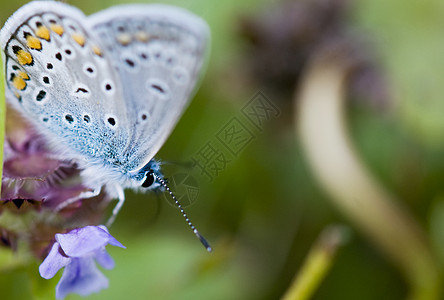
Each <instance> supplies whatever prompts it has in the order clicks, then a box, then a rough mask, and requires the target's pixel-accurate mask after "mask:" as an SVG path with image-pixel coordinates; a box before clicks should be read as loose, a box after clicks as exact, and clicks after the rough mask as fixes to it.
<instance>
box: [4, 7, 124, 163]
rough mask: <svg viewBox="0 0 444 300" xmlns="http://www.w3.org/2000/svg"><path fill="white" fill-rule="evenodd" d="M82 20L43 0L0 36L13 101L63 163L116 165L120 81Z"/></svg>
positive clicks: (24, 11) (71, 10)
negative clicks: (76, 160)
mask: <svg viewBox="0 0 444 300" xmlns="http://www.w3.org/2000/svg"><path fill="white" fill-rule="evenodd" d="M86 23H87V22H86V17H85V16H84V15H83V13H82V12H81V11H79V10H77V9H76V8H73V7H71V6H69V5H66V4H63V3H59V2H53V1H41V2H31V3H29V4H27V5H25V6H23V7H22V8H20V9H19V10H18V11H17V12H16V13H15V14H14V15H13V16H12V17H11V18H9V20H8V21H7V22H6V24H5V26H4V27H3V29H2V30H1V33H0V41H1V46H2V49H3V50H4V54H5V56H4V58H5V59H4V61H5V70H4V71H5V75H6V84H7V91H8V99H9V101H10V103H11V104H12V105H13V107H14V108H16V109H17V110H18V111H20V112H21V113H22V114H23V115H24V116H25V117H26V118H27V119H28V120H29V121H30V122H32V124H33V125H34V126H35V127H36V128H37V130H38V132H39V133H41V134H42V135H44V136H45V137H46V138H48V139H49V141H50V142H52V145H53V146H55V147H56V149H59V150H60V151H61V152H62V153H63V154H64V155H66V154H67V153H69V156H67V157H68V158H76V157H79V158H82V159H84V160H86V161H87V162H89V163H92V164H94V163H96V164H104V165H107V164H110V165H115V164H116V160H117V161H118V159H116V157H117V156H118V153H120V152H122V151H123V150H124V149H126V148H127V143H128V141H129V131H128V128H126V127H125V126H120V125H121V124H125V123H126V122H127V120H126V117H127V114H126V106H125V103H124V102H123V95H122V93H121V91H122V86H121V83H120V78H119V77H118V76H117V74H116V72H115V69H114V67H113V66H111V64H110V58H109V57H108V55H107V54H106V51H104V49H103V45H101V44H100V41H99V40H98V38H96V37H95V34H94V32H93V31H92V30H90V29H89V28H88V27H85V24H86Z"/></svg>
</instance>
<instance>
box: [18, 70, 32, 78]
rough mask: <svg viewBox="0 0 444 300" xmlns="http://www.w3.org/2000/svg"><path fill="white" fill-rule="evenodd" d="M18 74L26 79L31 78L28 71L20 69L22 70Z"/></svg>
mask: <svg viewBox="0 0 444 300" xmlns="http://www.w3.org/2000/svg"><path fill="white" fill-rule="evenodd" d="M18 76H20V77H21V78H23V79H24V80H29V75H28V74H26V73H25V72H23V71H20V72H19V73H18Z"/></svg>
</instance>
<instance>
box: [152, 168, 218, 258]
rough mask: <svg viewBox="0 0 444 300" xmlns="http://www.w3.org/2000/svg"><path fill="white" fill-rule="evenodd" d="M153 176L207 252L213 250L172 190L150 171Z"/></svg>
mask: <svg viewBox="0 0 444 300" xmlns="http://www.w3.org/2000/svg"><path fill="white" fill-rule="evenodd" d="M152 174H153V175H154V177H155V178H156V179H157V181H158V182H159V183H160V184H161V185H162V186H163V187H164V188H165V189H166V190H167V192H168V193H169V194H170V195H171V198H173V200H174V202H175V203H176V205H177V207H178V208H179V209H180V212H181V213H182V216H183V217H184V218H185V221H186V222H187V223H188V226H190V228H191V230H192V231H193V232H194V234H195V235H196V236H197V238H198V239H199V241H200V242H201V243H202V245H203V246H204V247H205V249H207V251H208V252H211V251H213V248H211V246H210V244H209V243H208V242H207V240H206V239H205V238H204V237H203V236H202V235H201V234H200V233H199V231H198V230H197V229H196V227H194V225H193V223H191V221H190V219H189V218H188V215H187V213H186V212H185V210H184V209H183V207H182V204H180V202H179V200H177V198H176V196H174V194H173V192H172V191H171V190H170V188H169V187H168V185H167V184H166V182H165V180H163V179H162V178H160V177H159V176H157V175H156V174H154V173H152Z"/></svg>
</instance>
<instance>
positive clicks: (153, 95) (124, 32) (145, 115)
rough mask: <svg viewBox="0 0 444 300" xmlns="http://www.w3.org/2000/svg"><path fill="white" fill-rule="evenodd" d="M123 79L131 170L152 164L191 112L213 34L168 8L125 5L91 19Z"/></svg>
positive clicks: (200, 23) (186, 14) (126, 153)
mask: <svg viewBox="0 0 444 300" xmlns="http://www.w3.org/2000/svg"><path fill="white" fill-rule="evenodd" d="M88 21H89V27H91V28H92V29H93V31H94V33H96V35H97V36H98V37H99V39H100V42H101V44H102V45H104V47H105V49H106V51H108V52H109V54H110V56H111V63H112V65H113V66H114V68H115V70H116V71H117V73H118V76H119V77H120V81H121V83H122V87H123V95H124V99H125V103H126V108H127V120H128V124H127V125H128V128H129V132H130V134H131V136H130V137H129V139H130V143H129V145H128V148H127V149H125V151H124V154H123V156H125V157H126V159H127V165H128V166H130V167H131V170H137V169H139V168H141V167H142V166H144V165H145V164H146V163H148V161H149V160H151V159H152V157H153V156H154V155H155V154H156V153H157V151H158V150H159V149H160V147H161V146H162V145H163V143H164V142H165V140H166V139H167V137H168V136H169V135H170V133H171V131H172V130H173V128H174V126H175V125H176V123H177V121H178V119H179V117H180V116H181V114H182V113H183V111H184V109H185V108H186V106H187V104H188V102H189V100H190V97H191V96H192V93H193V91H194V88H195V85H196V83H197V81H198V79H199V77H200V76H199V75H200V73H201V68H202V65H203V64H204V61H205V58H206V54H207V48H208V47H207V46H208V43H209V30H208V27H207V25H206V23H205V22H204V21H203V20H201V19H200V18H198V17H197V16H194V15H192V14H191V13H189V12H187V11H185V10H183V9H180V8H177V7H171V6H166V5H159V4H154V5H153V4H151V5H129V6H128V5H126V6H117V7H113V8H111V9H108V10H105V11H102V12H99V13H97V14H95V15H92V16H90V17H89V18H88Z"/></svg>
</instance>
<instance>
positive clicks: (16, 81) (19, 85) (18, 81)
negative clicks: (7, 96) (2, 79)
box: [12, 75, 26, 91]
mask: <svg viewBox="0 0 444 300" xmlns="http://www.w3.org/2000/svg"><path fill="white" fill-rule="evenodd" d="M12 84H13V85H14V87H15V88H16V89H18V90H21V91H22V90H24V89H25V88H26V82H25V81H24V80H23V78H22V77H20V76H15V75H13V78H12Z"/></svg>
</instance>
